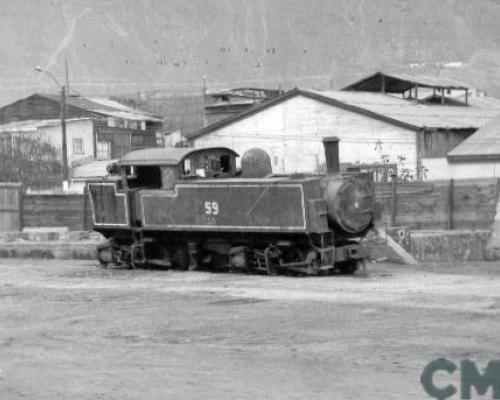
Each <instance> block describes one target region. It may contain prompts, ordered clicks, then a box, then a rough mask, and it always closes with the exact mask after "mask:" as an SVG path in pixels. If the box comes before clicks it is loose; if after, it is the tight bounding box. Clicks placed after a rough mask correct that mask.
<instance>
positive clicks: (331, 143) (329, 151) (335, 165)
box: [323, 136, 340, 174]
mask: <svg viewBox="0 0 500 400" xmlns="http://www.w3.org/2000/svg"><path fill="white" fill-rule="evenodd" d="M339 141H340V139H339V138H338V137H337V136H330V137H325V138H323V147H324V148H325V158H326V172H327V173H328V174H338V173H340V161H339Z"/></svg>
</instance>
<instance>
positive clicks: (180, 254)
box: [173, 245, 189, 270]
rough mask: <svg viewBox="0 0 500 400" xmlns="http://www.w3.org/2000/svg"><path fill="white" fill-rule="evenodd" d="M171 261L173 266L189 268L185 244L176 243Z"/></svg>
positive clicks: (183, 268)
mask: <svg viewBox="0 0 500 400" xmlns="http://www.w3.org/2000/svg"><path fill="white" fill-rule="evenodd" d="M173 262H174V266H175V268H178V269H182V270H187V269H188V268H189V254H188V250H187V245H178V246H177V247H176V248H175V252H174V256H173Z"/></svg>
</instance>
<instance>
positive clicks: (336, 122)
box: [194, 96, 416, 173]
mask: <svg viewBox="0 0 500 400" xmlns="http://www.w3.org/2000/svg"><path fill="white" fill-rule="evenodd" d="M326 136H338V137H339V138H340V139H341V141H340V161H341V162H342V163H346V162H351V163H357V162H361V163H374V162H382V158H381V155H383V154H386V155H388V157H389V161H390V162H397V156H398V155H403V156H405V157H406V164H407V166H409V167H410V168H411V169H415V168H416V133H415V132H414V131H411V130H407V129H404V128H400V127H397V126H394V125H392V124H389V123H385V122H382V121H378V120H376V119H373V118H369V117H366V116H363V115H360V114H358V113H354V112H351V111H346V110H343V109H341V108H338V107H335V106H331V105H328V104H324V103H322V102H319V101H317V100H313V99H309V98H306V97H302V96H296V97H294V98H291V99H289V100H287V101H284V102H282V103H280V104H277V105H275V106H273V107H271V108H268V109H266V110H263V111H261V112H259V113H257V114H254V115H251V116H249V117H247V118H244V119H242V120H240V121H237V122H235V123H233V124H231V125H228V126H226V127H223V128H221V129H219V130H217V131H214V132H212V133H210V134H207V135H204V136H201V137H199V138H197V139H195V140H194V146H195V147H202V146H214V145H218V146H227V147H230V148H232V149H234V150H236V151H237V152H238V153H239V154H240V155H242V154H243V153H244V152H245V151H246V150H248V149H250V148H252V147H260V148H263V149H264V150H266V151H267V152H268V153H269V155H270V156H271V160H272V164H273V172H274V173H283V172H285V173H292V172H298V171H301V172H315V171H317V168H318V166H319V165H321V164H324V162H325V157H324V152H323V146H322V143H321V139H322V138H323V137H326Z"/></svg>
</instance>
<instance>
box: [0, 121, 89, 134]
mask: <svg viewBox="0 0 500 400" xmlns="http://www.w3.org/2000/svg"><path fill="white" fill-rule="evenodd" d="M85 120H90V118H69V119H66V123H67V124H70V123H72V122H75V121H85ZM60 124H61V120H60V119H29V120H25V121H12V122H9V123H6V124H2V125H0V133H28V132H36V131H37V129H38V128H42V127H46V126H58V125H60Z"/></svg>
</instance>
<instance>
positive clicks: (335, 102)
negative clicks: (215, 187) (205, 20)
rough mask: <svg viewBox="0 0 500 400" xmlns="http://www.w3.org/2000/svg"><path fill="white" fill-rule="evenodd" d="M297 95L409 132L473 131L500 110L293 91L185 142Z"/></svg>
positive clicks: (499, 106)
mask: <svg viewBox="0 0 500 400" xmlns="http://www.w3.org/2000/svg"><path fill="white" fill-rule="evenodd" d="M296 96H304V97H307V98H311V99H314V100H317V101H320V102H322V103H326V104H330V105H332V106H335V107H339V108H342V109H345V110H348V111H352V112H355V113H359V114H362V115H365V116H368V117H371V118H374V119H378V120H381V121H384V122H387V123H391V124H394V125H396V126H401V127H403V128H407V129H411V130H415V131H418V130H421V129H424V128H426V129H447V130H449V129H456V130H458V129H460V130H464V129H467V130H475V129H478V128H479V127H481V126H483V125H485V124H486V123H487V122H488V121H489V120H490V119H491V118H492V117H493V116H494V115H495V114H496V113H497V112H499V111H500V102H498V103H497V104H494V105H491V107H490V106H489V105H488V106H480V105H475V104H472V102H471V103H470V105H469V106H448V105H433V104H422V103H418V102H416V101H411V100H408V99H402V98H397V97H393V96H389V95H386V94H382V93H373V92H356V91H352V92H351V91H311V90H309V91H308V90H301V89H298V88H295V89H292V90H290V91H288V92H286V93H284V94H283V95H281V96H279V97H276V98H274V99H272V100H269V101H267V102H264V103H260V104H257V105H255V106H253V107H251V108H250V109H248V110H247V111H244V112H242V113H239V114H236V115H233V116H231V117H229V118H225V119H223V120H221V121H218V122H215V123H213V124H211V125H208V126H206V127H204V128H202V129H200V130H198V131H195V132H192V133H191V134H187V135H186V137H187V138H188V139H194V138H196V137H199V136H202V135H205V134H208V133H210V132H213V131H215V130H218V129H221V128H223V127H226V126H228V125H230V124H233V123H235V122H237V121H239V120H242V119H244V118H247V117H250V116H251V115H254V114H257V113H259V112H261V111H264V110H266V109H268V108H271V107H273V106H275V105H277V104H280V103H282V102H284V101H287V100H289V99H291V98H294V97H296Z"/></svg>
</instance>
